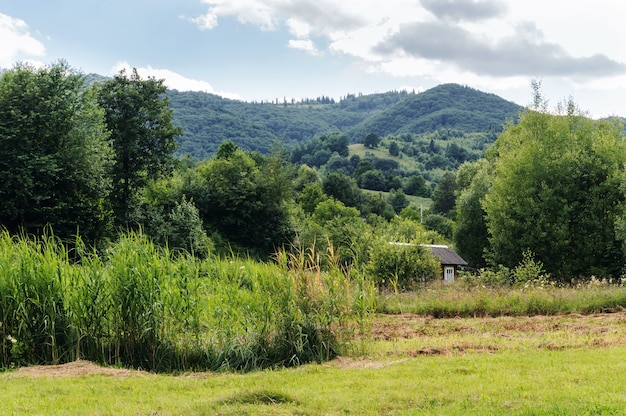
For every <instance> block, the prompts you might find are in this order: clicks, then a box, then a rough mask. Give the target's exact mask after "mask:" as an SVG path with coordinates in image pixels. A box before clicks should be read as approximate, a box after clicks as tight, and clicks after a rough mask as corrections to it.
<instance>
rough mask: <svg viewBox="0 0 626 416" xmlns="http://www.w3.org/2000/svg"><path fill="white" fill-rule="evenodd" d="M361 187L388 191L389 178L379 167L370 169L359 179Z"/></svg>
mask: <svg viewBox="0 0 626 416" xmlns="http://www.w3.org/2000/svg"><path fill="white" fill-rule="evenodd" d="M357 184H358V185H359V187H360V188H363V189H369V190H372V191H384V192H386V191H388V190H389V187H388V186H387V179H386V178H385V176H384V175H383V173H382V172H381V171H379V170H378V169H373V170H368V171H367V172H365V173H363V174H362V175H360V176H359V178H358V179H357Z"/></svg>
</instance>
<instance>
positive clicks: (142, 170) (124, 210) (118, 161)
mask: <svg viewBox="0 0 626 416" xmlns="http://www.w3.org/2000/svg"><path fill="white" fill-rule="evenodd" d="M98 91H99V92H98V94H99V97H98V101H99V104H100V106H101V107H102V108H103V109H104V112H105V121H106V125H107V128H108V129H109V130H110V131H111V139H112V141H113V147H114V149H115V166H114V169H113V193H112V200H111V202H112V206H113V211H114V214H115V217H116V220H117V224H118V225H122V226H124V227H129V226H130V225H131V224H130V219H131V216H132V214H133V211H134V209H135V207H136V204H137V197H138V193H139V190H140V189H141V188H142V187H143V186H145V185H146V184H147V183H148V181H149V180H153V179H158V178H159V177H160V176H161V175H163V174H166V173H169V172H170V171H171V168H172V166H173V159H172V152H173V151H174V149H175V148H176V141H175V138H176V137H177V136H180V135H181V134H182V130H181V129H180V128H179V127H175V126H174V125H173V123H172V110H171V109H170V108H169V102H168V100H167V97H165V96H164V94H165V92H166V87H165V86H164V85H163V80H156V79H154V78H149V79H147V80H142V79H141V77H140V76H139V74H138V73H137V70H136V69H134V70H133V73H132V74H131V75H130V77H129V76H127V75H126V73H125V71H122V72H120V73H119V74H117V75H116V76H115V77H114V78H113V79H111V80H107V81H105V82H103V83H102V84H99V90H98Z"/></svg>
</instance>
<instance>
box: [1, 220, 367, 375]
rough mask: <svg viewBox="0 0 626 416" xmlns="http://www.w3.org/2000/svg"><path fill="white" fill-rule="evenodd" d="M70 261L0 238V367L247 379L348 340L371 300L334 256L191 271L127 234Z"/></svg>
mask: <svg viewBox="0 0 626 416" xmlns="http://www.w3.org/2000/svg"><path fill="white" fill-rule="evenodd" d="M74 250H75V251H73V252H72V253H71V254H72V256H70V254H69V253H68V251H67V249H66V248H65V246H64V245H62V244H60V243H59V242H58V241H57V240H56V239H55V238H54V236H52V235H49V236H45V237H42V238H40V239H33V238H26V237H12V236H10V235H9V234H8V233H6V232H3V233H0V337H1V338H0V354H1V355H0V360H1V361H0V365H1V366H2V367H5V368H6V367H11V366H19V365H25V364H46V363H59V362H66V361H71V360H74V359H77V358H84V359H89V360H93V361H96V362H99V363H102V364H113V365H118V366H125V367H133V368H142V369H148V370H154V371H182V370H190V369H191V370H204V369H212V370H219V369H228V370H244V371H245V370H252V369H257V368H265V367H271V366H277V365H281V366H291V365H298V364H301V363H306V362H311V361H318V362H319V361H324V360H327V359H329V358H332V357H333V356H334V355H336V354H337V353H338V352H339V351H340V349H341V348H343V345H345V343H346V342H347V340H348V339H350V337H348V336H346V334H347V333H348V332H349V331H350V330H351V328H352V327H353V324H352V317H353V316H354V315H355V313H354V311H353V308H352V306H353V305H352V302H353V299H364V298H368V296H369V299H371V298H372V296H373V295H372V293H373V292H371V291H370V292H367V291H366V290H365V289H364V288H367V287H368V286H367V285H366V284H364V283H363V282H360V283H358V282H356V283H355V282H353V281H352V276H353V273H352V271H351V270H349V269H343V268H341V267H340V266H339V264H338V262H337V261H335V260H334V259H335V258H336V256H335V255H334V254H333V253H332V249H331V251H330V252H329V253H328V254H327V255H328V256H329V259H330V260H331V261H330V264H331V265H332V266H331V267H330V270H328V271H323V270H322V269H321V267H320V262H319V261H318V260H319V256H318V255H317V254H316V253H315V251H314V249H311V251H310V252H309V254H308V255H309V258H308V259H306V261H304V262H303V261H301V260H302V259H299V257H300V256H301V255H302V253H291V252H287V251H285V250H283V251H282V252H281V253H279V254H278V255H277V257H276V258H277V262H276V263H259V262H255V261H253V260H250V259H245V258H244V259H241V258H236V257H234V256H233V257H229V258H209V259H206V260H203V261H200V260H198V259H196V258H194V257H193V256H191V255H185V254H180V253H176V254H174V253H171V252H169V251H168V250H167V249H160V248H157V247H155V246H154V245H153V244H152V243H151V242H150V241H149V240H148V239H147V238H146V237H144V236H143V235H141V234H132V233H131V234H128V235H125V236H123V237H121V238H120V240H119V241H118V242H116V243H115V244H113V245H112V246H111V248H110V249H109V250H107V251H106V253H104V254H103V255H97V254H96V253H95V252H91V251H89V250H87V249H86V248H85V246H84V245H83V244H82V243H81V242H80V239H77V242H76V244H75V248H74ZM70 257H72V258H70ZM285 259H289V261H285ZM316 259H318V260H316ZM333 262H334V263H333ZM357 283H358V284H357ZM365 305H372V302H371V301H369V303H368V302H366V303H365ZM362 309H363V307H362ZM365 309H366V310H365V311H361V310H360V311H359V313H358V314H356V315H357V316H359V319H361V320H364V319H366V318H367V314H368V312H369V311H371V308H370V310H368V309H367V306H366V307H365Z"/></svg>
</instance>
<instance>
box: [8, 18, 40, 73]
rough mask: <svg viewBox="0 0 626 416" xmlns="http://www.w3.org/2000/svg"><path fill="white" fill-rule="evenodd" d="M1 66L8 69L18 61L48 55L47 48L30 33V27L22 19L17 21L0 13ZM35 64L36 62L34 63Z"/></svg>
mask: <svg viewBox="0 0 626 416" xmlns="http://www.w3.org/2000/svg"><path fill="white" fill-rule="evenodd" d="M0 39H2V42H0V66H3V67H8V66H11V65H13V64H14V63H15V62H16V61H18V60H22V61H26V59H28V58H30V57H33V56H37V57H41V56H44V55H45V54H46V48H45V46H44V45H43V43H41V42H40V41H38V40H37V39H36V38H34V37H33V36H32V35H31V34H30V32H29V31H28V25H27V24H26V22H24V21H23V20H21V19H16V18H14V17H11V16H7V15H6V14H2V13H0ZM33 62H35V61H33Z"/></svg>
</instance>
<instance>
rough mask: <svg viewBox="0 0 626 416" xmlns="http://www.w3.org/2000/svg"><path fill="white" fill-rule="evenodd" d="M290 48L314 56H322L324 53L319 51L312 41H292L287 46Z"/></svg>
mask: <svg viewBox="0 0 626 416" xmlns="http://www.w3.org/2000/svg"><path fill="white" fill-rule="evenodd" d="M287 46H289V47H290V48H293V49H300V50H303V51H305V52H307V53H309V54H311V55H313V56H321V55H322V52H320V51H319V49H317V47H316V46H315V44H314V43H313V41H312V40H311V39H297V40H294V39H292V40H290V41H289V43H288V44H287Z"/></svg>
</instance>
